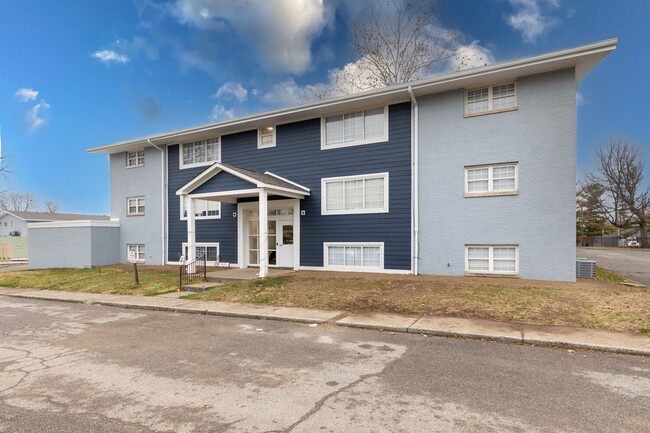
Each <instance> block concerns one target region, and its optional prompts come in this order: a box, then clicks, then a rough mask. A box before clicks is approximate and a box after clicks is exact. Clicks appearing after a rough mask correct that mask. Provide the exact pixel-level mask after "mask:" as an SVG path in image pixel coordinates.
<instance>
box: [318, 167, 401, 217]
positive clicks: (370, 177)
mask: <svg viewBox="0 0 650 433" xmlns="http://www.w3.org/2000/svg"><path fill="white" fill-rule="evenodd" d="M380 212H388V173H378V174H367V175H362V176H346V177H332V178H328V179H322V181H321V214H323V215H337V214H351V213H380Z"/></svg>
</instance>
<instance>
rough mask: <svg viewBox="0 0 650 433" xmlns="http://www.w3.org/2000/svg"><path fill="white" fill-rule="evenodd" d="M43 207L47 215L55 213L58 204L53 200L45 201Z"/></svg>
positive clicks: (58, 207)
mask: <svg viewBox="0 0 650 433" xmlns="http://www.w3.org/2000/svg"><path fill="white" fill-rule="evenodd" d="M43 205H44V206H45V211H46V212H49V213H56V212H57V211H58V210H59V209H60V206H59V204H58V203H57V202H55V201H54V200H45V201H44V202H43Z"/></svg>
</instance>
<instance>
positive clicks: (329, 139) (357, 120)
mask: <svg viewBox="0 0 650 433" xmlns="http://www.w3.org/2000/svg"><path fill="white" fill-rule="evenodd" d="M322 129H323V132H322V134H323V137H322V141H321V149H329V148H336V147H346V146H355V145H358V144H368V143H377V142H380V141H386V140H388V108H387V107H381V108H374V109H371V110H365V111H358V112H356V113H347V114H339V115H336V116H330V117H324V118H323V121H322Z"/></svg>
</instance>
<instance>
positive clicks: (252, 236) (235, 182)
mask: <svg viewBox="0 0 650 433" xmlns="http://www.w3.org/2000/svg"><path fill="white" fill-rule="evenodd" d="M616 43H617V42H616V40H610V41H605V42H601V43H597V44H593V45H588V46H583V47H578V48H574V49H570V50H565V51H560V52H555V53H550V54H546V55H542V56H537V57H531V58H526V59H522V60H516V61H512V62H507V63H501V64H496V65H491V66H486V67H480V68H475V69H471V70H465V71H460V72H454V73H452V74H448V75H444V76H438V77H434V78H430V79H426V80H421V81H416V82H412V83H408V84H404V85H397V86H392V87H388V88H384V89H379V90H373V91H368V92H363V93H358V94H354V95H349V96H344V97H339V98H334V99H330V100H325V101H319V102H315V103H310V104H305V105H300V106H296V107H290V108H286V109H281V110H276V111H271V112H267V113H262V114H256V115H251V116H247V117H243V118H239V119H232V120H227V121H223V122H219V123H213V124H209V125H204V126H200V127H195V128H189V129H184V130H179V131H173V132H169V133H165V134H160V135H155V136H151V137H147V138H141V139H134V140H128V141H124V142H120V143H115V144H111V145H108V146H102V147H97V148H93V149H90V150H89V152H91V153H103V154H108V155H110V170H111V173H110V179H111V216H112V217H113V218H116V219H117V218H119V260H120V261H121V262H124V261H126V259H127V256H128V252H129V251H132V252H134V253H135V255H136V257H137V258H138V259H139V260H140V261H144V262H145V263H147V264H166V263H178V262H179V261H180V260H181V259H184V258H186V259H188V260H192V259H194V258H195V257H197V255H198V256H203V255H205V256H206V257H207V260H208V261H209V262H211V263H216V262H218V261H221V262H229V263H230V264H231V265H236V266H240V267H249V266H259V268H260V276H265V275H266V274H267V270H268V267H269V266H270V267H273V266H277V267H289V268H294V269H331V270H344V271H375V272H393V273H416V274H418V273H427V274H447V275H465V274H470V275H493V274H501V275H511V276H520V277H522V278H538V279H552V280H556V279H557V280H569V281H573V280H575V243H574V239H575V177H576V89H577V84H578V82H579V81H580V79H582V78H583V77H584V76H585V74H586V73H587V72H588V71H589V70H591V68H593V67H594V66H595V65H596V64H597V63H598V62H599V61H600V60H602V58H604V57H605V56H606V55H607V54H609V53H610V52H611V51H613V50H614V49H615V47H616Z"/></svg>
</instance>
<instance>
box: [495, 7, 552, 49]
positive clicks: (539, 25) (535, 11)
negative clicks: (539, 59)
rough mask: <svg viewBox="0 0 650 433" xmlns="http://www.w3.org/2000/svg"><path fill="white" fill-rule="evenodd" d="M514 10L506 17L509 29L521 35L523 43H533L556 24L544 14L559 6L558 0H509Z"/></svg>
mask: <svg viewBox="0 0 650 433" xmlns="http://www.w3.org/2000/svg"><path fill="white" fill-rule="evenodd" d="M509 2H510V5H511V6H512V7H513V8H514V9H515V13H514V14H509V15H507V16H506V22H507V23H508V25H509V26H510V27H512V28H513V29H515V30H517V31H518V32H520V33H521V36H522V37H523V39H524V42H528V43H535V42H536V41H537V39H538V38H540V37H541V36H543V35H544V33H546V31H547V30H548V29H549V28H550V27H553V26H554V25H555V24H557V19H556V18H554V17H551V16H548V15H547V14H546V11H547V10H548V9H555V8H557V7H558V6H559V0H509Z"/></svg>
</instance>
